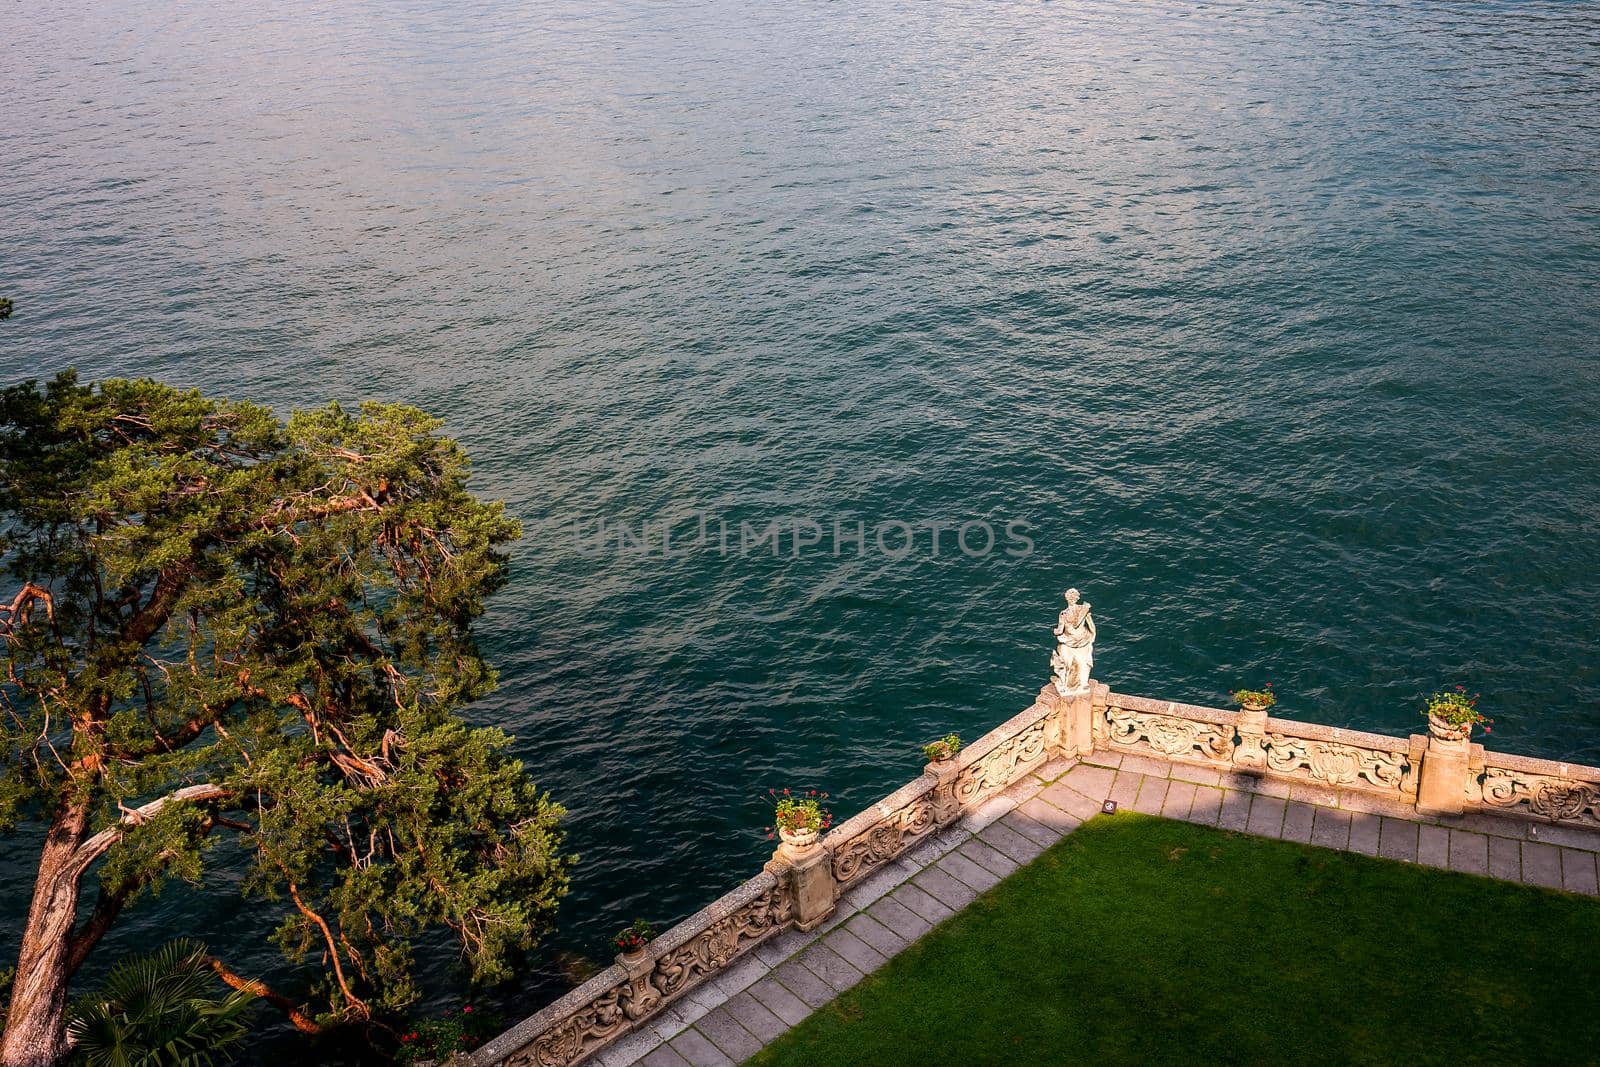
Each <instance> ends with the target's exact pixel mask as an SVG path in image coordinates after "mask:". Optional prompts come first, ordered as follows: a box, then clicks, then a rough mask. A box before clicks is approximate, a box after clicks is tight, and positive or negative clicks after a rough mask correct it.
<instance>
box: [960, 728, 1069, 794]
mask: <svg viewBox="0 0 1600 1067" xmlns="http://www.w3.org/2000/svg"><path fill="white" fill-rule="evenodd" d="M1045 726H1046V722H1045V719H1044V718H1040V719H1039V720H1038V721H1037V722H1035V723H1034V724H1033V725H1031V726H1029V727H1027V728H1026V729H1024V730H1023V731H1022V732H1021V733H1019V734H1017V735H1016V736H1015V737H1013V738H1011V739H1010V740H1008V741H1003V742H1001V743H1000V744H998V745H996V746H995V747H994V749H993V750H992V751H990V752H988V753H986V754H985V755H983V756H982V757H980V758H979V759H977V760H975V761H973V762H972V763H971V764H970V765H968V766H967V767H965V768H963V769H962V771H961V773H960V774H959V775H957V776H956V781H955V786H954V787H953V790H952V792H953V793H954V795H955V798H956V803H957V804H959V805H960V806H962V807H966V806H967V805H969V804H972V803H974V802H975V801H977V800H979V799H980V798H983V797H986V796H988V795H989V794H990V793H998V792H999V791H1000V790H1002V789H1004V788H1005V787H1006V786H1008V785H1010V784H1011V783H1012V782H1014V781H1016V780H1017V779H1018V778H1020V777H1022V775H1023V774H1024V773H1025V772H1026V769H1027V768H1028V767H1031V766H1032V765H1033V764H1035V763H1037V762H1039V761H1040V760H1042V759H1043V758H1044V754H1045V748H1046V743H1045V742H1046V737H1045Z"/></svg>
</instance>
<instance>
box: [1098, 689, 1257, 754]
mask: <svg viewBox="0 0 1600 1067" xmlns="http://www.w3.org/2000/svg"><path fill="white" fill-rule="evenodd" d="M1238 717H1239V716H1238V713H1237V712H1232V711H1220V710H1218V709H1216V708H1203V707H1200V706H1198V705H1196V704H1174V703H1172V702H1171V701H1168V700H1151V699H1150V698H1149V697H1135V696H1127V695H1126V694H1123V693H1107V694H1106V706H1105V709H1104V710H1103V711H1102V712H1101V713H1100V715H1099V716H1097V718H1096V720H1095V723H1094V726H1095V730H1094V740H1095V747H1096V748H1104V749H1108V750H1110V751H1112V752H1133V753H1136V754H1139V755H1144V756H1149V757H1151V758H1153V759H1163V760H1173V761H1176V762H1179V763H1193V764H1199V765H1201V766H1206V767H1215V768H1217V769H1219V770H1229V769H1231V768H1232V767H1233V765H1234V759H1233V757H1234V748H1235V743H1234V738H1235V733H1236V730H1235V726H1236V720H1237V719H1238Z"/></svg>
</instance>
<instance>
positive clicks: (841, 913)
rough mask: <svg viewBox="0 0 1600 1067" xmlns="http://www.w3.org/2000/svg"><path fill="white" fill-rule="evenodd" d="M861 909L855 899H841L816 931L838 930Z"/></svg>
mask: <svg viewBox="0 0 1600 1067" xmlns="http://www.w3.org/2000/svg"><path fill="white" fill-rule="evenodd" d="M860 910H861V909H860V908H858V907H857V906H856V905H855V903H854V902H853V901H848V900H840V901H839V902H838V903H837V904H835V905H834V906H833V912H832V913H831V914H830V915H829V916H828V917H827V918H826V919H824V920H822V922H821V924H820V925H818V926H817V928H816V932H817V933H818V934H827V933H828V932H829V931H832V930H837V929H838V928H839V927H841V926H843V925H844V924H845V923H847V922H849V921H850V916H852V915H854V914H855V913H856V912H858V911H860ZM736 992H737V991H736Z"/></svg>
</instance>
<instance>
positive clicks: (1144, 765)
mask: <svg viewBox="0 0 1600 1067" xmlns="http://www.w3.org/2000/svg"><path fill="white" fill-rule="evenodd" d="M1121 771H1122V773H1123V774H1130V773H1131V774H1142V775H1144V776H1145V777H1146V778H1165V777H1167V776H1168V775H1170V774H1171V773H1172V764H1171V763H1168V762H1167V761H1166V760H1163V759H1153V758H1151V757H1150V756H1145V755H1141V754H1140V753H1137V752H1124V753H1123V754H1122V767H1121Z"/></svg>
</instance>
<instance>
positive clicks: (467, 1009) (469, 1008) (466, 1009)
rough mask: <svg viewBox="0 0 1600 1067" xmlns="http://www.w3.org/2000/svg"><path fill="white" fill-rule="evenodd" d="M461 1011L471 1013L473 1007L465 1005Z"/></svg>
mask: <svg viewBox="0 0 1600 1067" xmlns="http://www.w3.org/2000/svg"><path fill="white" fill-rule="evenodd" d="M461 1010H462V1011H471V1010H472V1005H471V1004H464V1005H462V1007H461Z"/></svg>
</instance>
